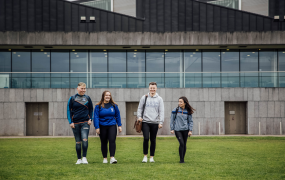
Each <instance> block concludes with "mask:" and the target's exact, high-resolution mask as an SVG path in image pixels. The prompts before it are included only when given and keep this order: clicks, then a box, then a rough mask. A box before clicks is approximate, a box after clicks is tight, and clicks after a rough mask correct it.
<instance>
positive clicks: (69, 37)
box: [0, 31, 285, 46]
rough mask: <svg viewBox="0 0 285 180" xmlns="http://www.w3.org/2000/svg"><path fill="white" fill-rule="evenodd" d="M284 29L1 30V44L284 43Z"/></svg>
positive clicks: (157, 44) (155, 44) (154, 44)
mask: <svg viewBox="0 0 285 180" xmlns="http://www.w3.org/2000/svg"><path fill="white" fill-rule="evenodd" d="M284 39H285V31H268V32H173V33H152V32H145V33H141V32H92V33H89V32H69V33H65V32H9V31H8V32H0V45H50V46H56V45H60V46H65V45H72V46H77V45H114V46H122V45H134V46H144V45H153V46H159V45H183V46H184V45H208V46H209V45H268V44H274V45H278V44H279V45H280V44H281V45H282V44H283V45H284Z"/></svg>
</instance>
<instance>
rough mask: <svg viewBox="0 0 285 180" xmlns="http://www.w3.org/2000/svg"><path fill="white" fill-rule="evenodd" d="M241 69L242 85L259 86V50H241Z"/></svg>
mask: <svg viewBox="0 0 285 180" xmlns="http://www.w3.org/2000/svg"><path fill="white" fill-rule="evenodd" d="M240 71H241V72H240V85H241V87H258V51H257V50H240ZM247 71H248V72H247ZM250 71H251V72H250Z"/></svg>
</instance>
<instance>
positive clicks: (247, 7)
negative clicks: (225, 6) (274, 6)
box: [241, 0, 269, 16]
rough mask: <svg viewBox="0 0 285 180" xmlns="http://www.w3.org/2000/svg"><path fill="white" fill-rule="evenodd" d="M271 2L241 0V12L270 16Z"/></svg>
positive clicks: (266, 0)
mask: <svg viewBox="0 0 285 180" xmlns="http://www.w3.org/2000/svg"><path fill="white" fill-rule="evenodd" d="M268 1H269V0H241V10H243V11H247V12H252V13H256V14H261V15H264V16H268V15H269V12H268V9H269V4H268V3H269V2H268Z"/></svg>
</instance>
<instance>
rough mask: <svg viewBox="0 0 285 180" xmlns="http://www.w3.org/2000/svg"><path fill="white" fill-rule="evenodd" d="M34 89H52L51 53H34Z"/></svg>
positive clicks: (41, 51)
mask: <svg viewBox="0 0 285 180" xmlns="http://www.w3.org/2000/svg"><path fill="white" fill-rule="evenodd" d="M32 72H48V73H32V88H50V51H49V50H33V51H32Z"/></svg>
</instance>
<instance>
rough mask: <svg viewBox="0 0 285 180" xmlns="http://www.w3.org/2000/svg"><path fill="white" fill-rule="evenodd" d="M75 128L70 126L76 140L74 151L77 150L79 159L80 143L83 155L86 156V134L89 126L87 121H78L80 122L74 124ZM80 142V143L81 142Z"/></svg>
mask: <svg viewBox="0 0 285 180" xmlns="http://www.w3.org/2000/svg"><path fill="white" fill-rule="evenodd" d="M74 126H75V128H72V131H73V134H74V137H75V141H76V146H75V147H76V152H77V158H78V159H81V144H82V149H83V157H86V154H87V148H88V134H89V129H90V126H89V125H88V124H87V122H84V123H80V124H74ZM81 142H82V143H81Z"/></svg>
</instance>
